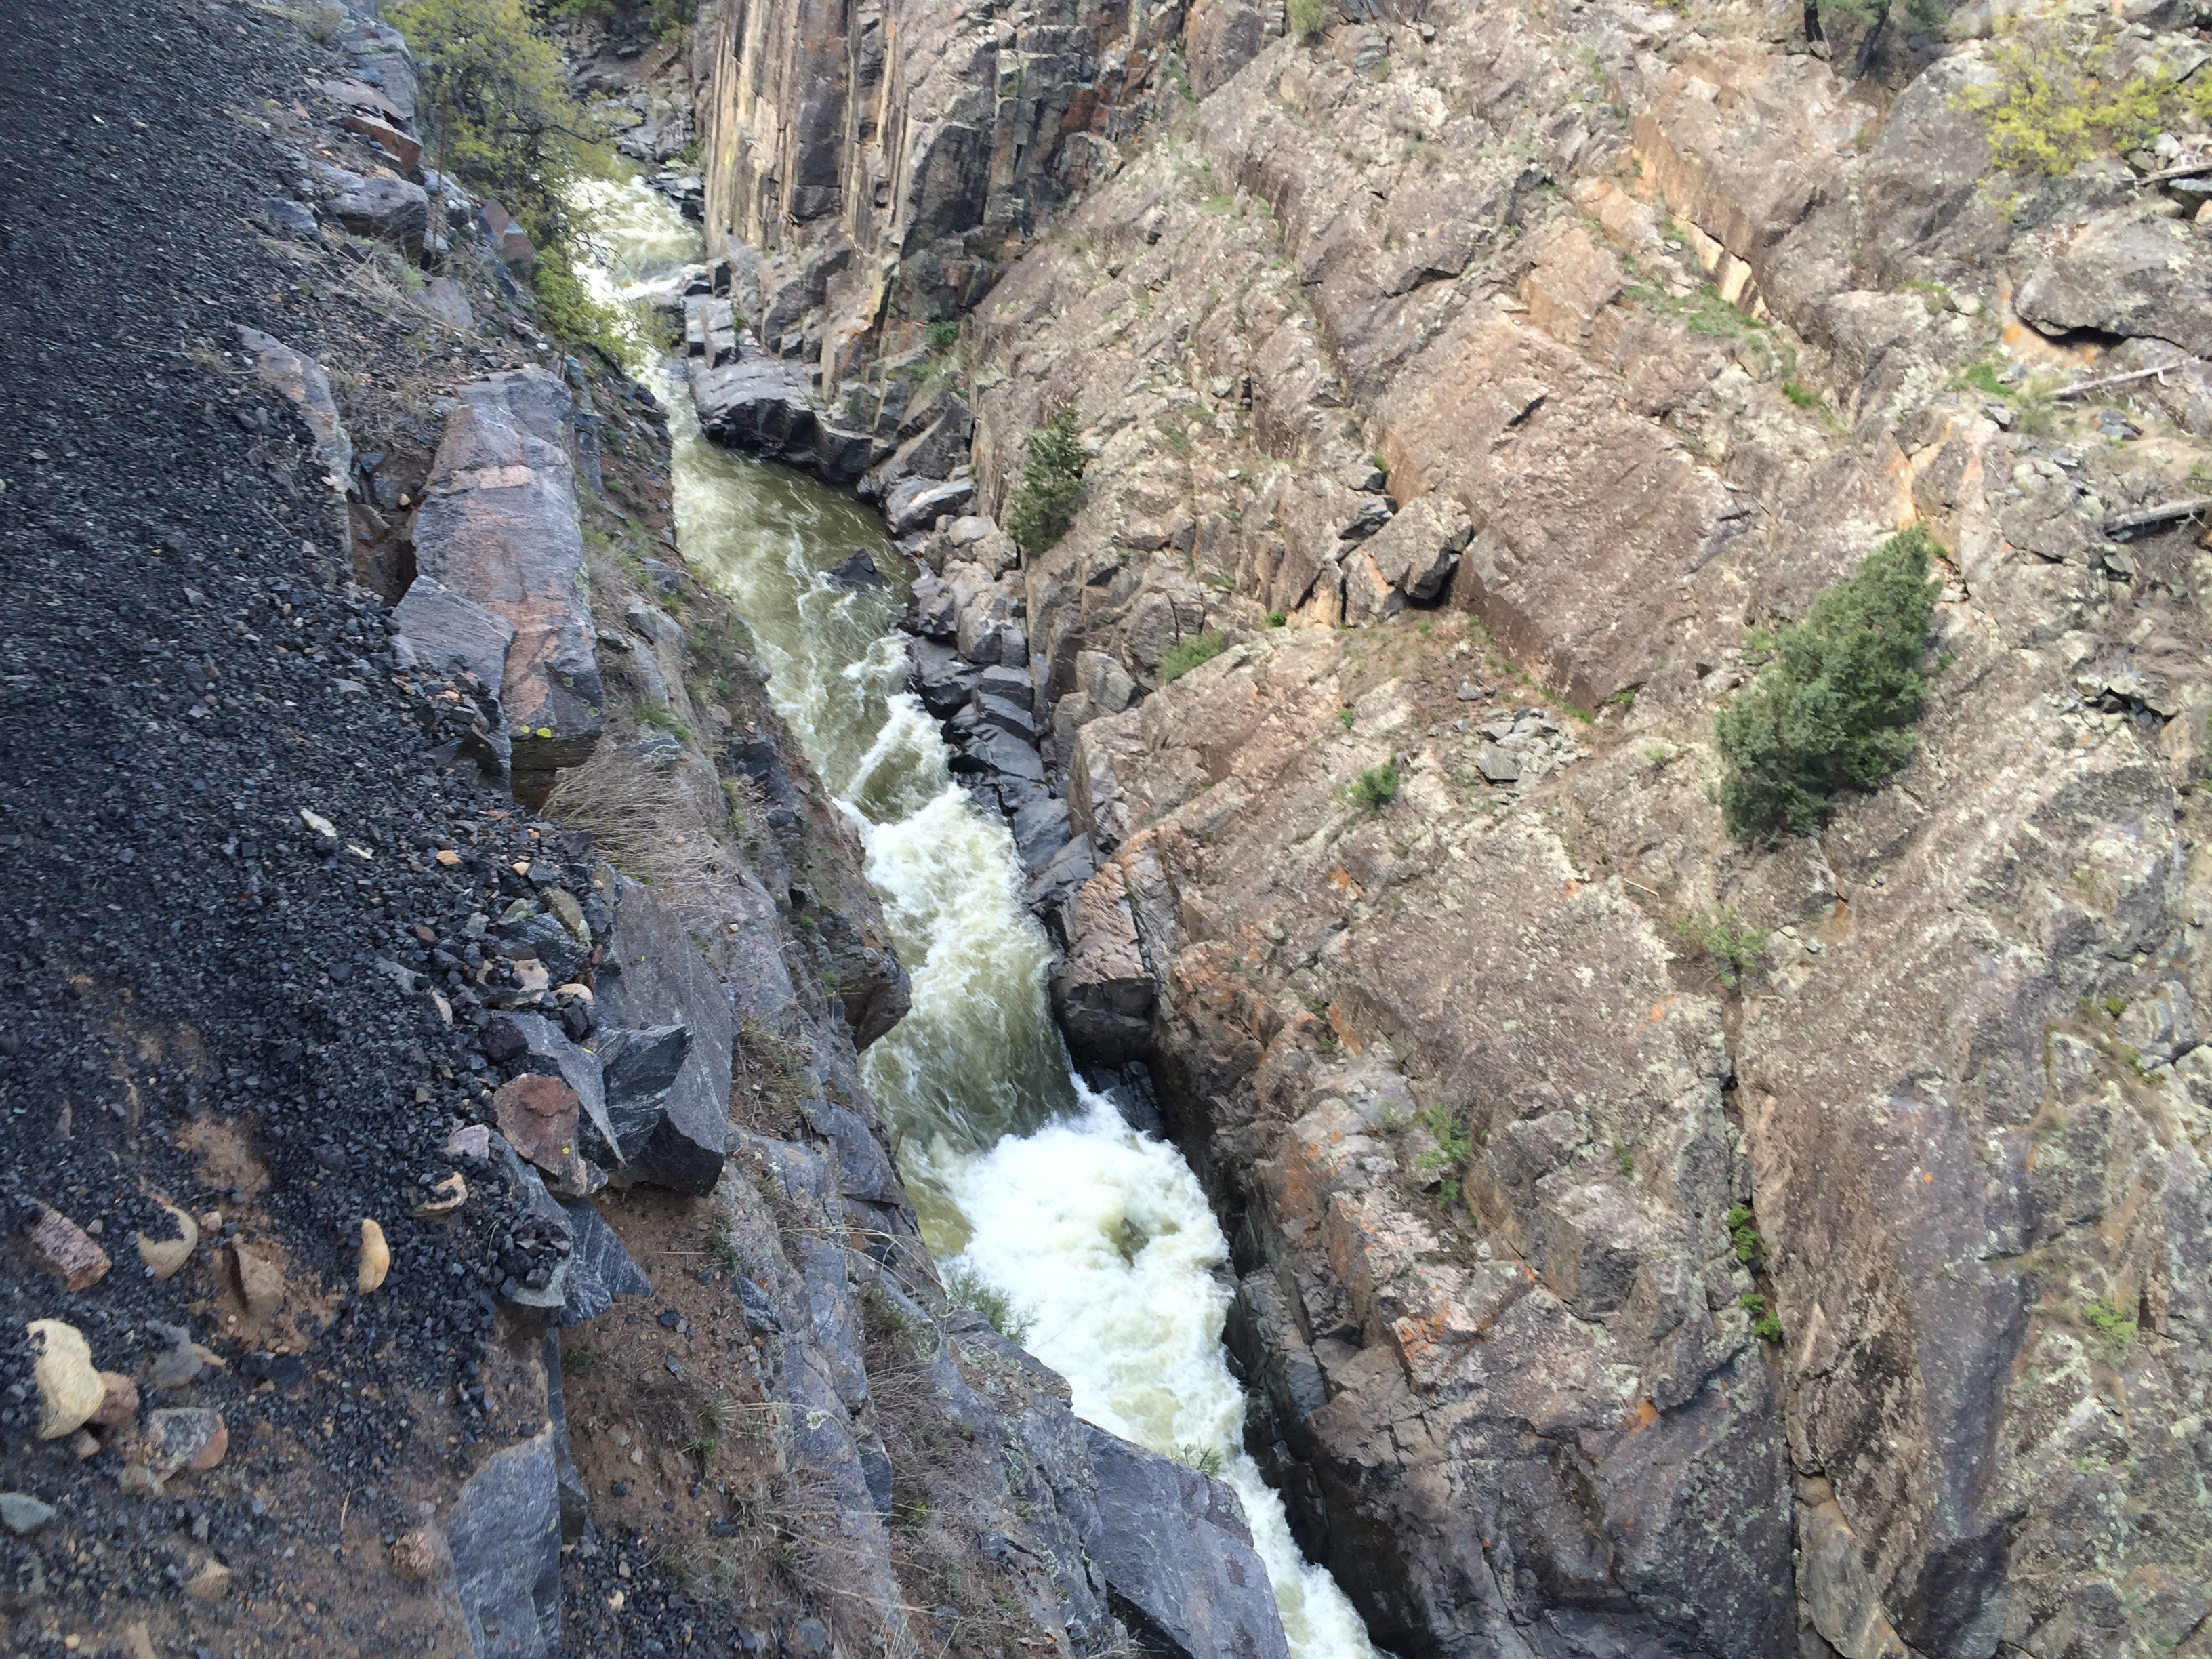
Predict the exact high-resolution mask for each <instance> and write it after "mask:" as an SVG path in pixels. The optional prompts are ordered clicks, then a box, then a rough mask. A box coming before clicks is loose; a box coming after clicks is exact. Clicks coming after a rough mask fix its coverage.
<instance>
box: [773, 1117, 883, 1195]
mask: <svg viewBox="0 0 2212 1659" xmlns="http://www.w3.org/2000/svg"><path fill="white" fill-rule="evenodd" d="M799 1110H800V1111H801V1112H803V1113H804V1114H805V1117H806V1122H807V1127H810V1128H811V1129H812V1130H813V1131H814V1133H816V1134H817V1135H820V1136H821V1137H822V1138H823V1139H825V1140H828V1141H829V1142H831V1143H832V1144H833V1145H834V1146H836V1148H837V1190H838V1191H839V1192H840V1193H842V1194H844V1195H845V1196H846V1197H847V1198H860V1199H866V1200H868V1201H869V1202H870V1203H872V1204H888V1203H896V1202H898V1201H899V1200H900V1196H901V1191H902V1189H901V1188H900V1186H899V1182H898V1177H897V1176H895V1175H894V1174H892V1172H891V1166H890V1159H889V1158H885V1157H884V1149H883V1147H882V1146H880V1145H878V1142H877V1140H876V1138H875V1136H874V1135H873V1134H872V1133H869V1131H868V1126H867V1125H866V1123H865V1122H863V1121H861V1118H860V1114H859V1113H858V1112H855V1111H854V1110H853V1109H851V1108H850V1107H848V1106H840V1105H838V1104H837V1103H835V1102H834V1101H828V1100H809V1101H804V1102H802V1103H800V1105H799Z"/></svg>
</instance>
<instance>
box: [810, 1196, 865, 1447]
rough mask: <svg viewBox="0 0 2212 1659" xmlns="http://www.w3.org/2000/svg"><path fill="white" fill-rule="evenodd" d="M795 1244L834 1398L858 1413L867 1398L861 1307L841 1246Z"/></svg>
mask: <svg viewBox="0 0 2212 1659" xmlns="http://www.w3.org/2000/svg"><path fill="white" fill-rule="evenodd" d="M798 1249H799V1268H800V1271H801V1272H802V1273H804V1274H805V1279H806V1305H807V1310H808V1312H810V1313H811V1315H812V1316H813V1321H814V1337H815V1340H816V1341H817V1343H818V1344H819V1345H820V1352H821V1355H822V1358H823V1361H824V1362H825V1363H826V1364H827V1365H828V1367H829V1380H830V1382H831V1383H832V1385H833V1386H834V1387H835V1388H836V1390H837V1398H838V1399H839V1400H840V1401H842V1402H843V1403H844V1407H845V1409H846V1410H847V1411H848V1412H857V1411H859V1410H860V1407H863V1406H865V1405H866V1404H867V1402H868V1364H867V1358H866V1355H865V1354H864V1353H863V1352H862V1351H861V1344H862V1338H861V1333H860V1307H859V1304H858V1301H857V1299H856V1298H855V1297H854V1295H853V1291H852V1286H851V1285H849V1284H848V1282H847V1280H848V1273H847V1271H846V1267H845V1250H844V1247H843V1246H842V1245H839V1244H835V1243H830V1242H829V1240H828V1239H821V1238H807V1239H801V1240H799V1245H798Z"/></svg>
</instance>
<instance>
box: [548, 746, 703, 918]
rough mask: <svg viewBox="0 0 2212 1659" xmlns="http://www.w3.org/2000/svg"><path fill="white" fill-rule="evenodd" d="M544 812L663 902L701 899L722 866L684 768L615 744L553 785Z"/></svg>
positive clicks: (594, 755) (599, 752) (600, 749)
mask: <svg viewBox="0 0 2212 1659" xmlns="http://www.w3.org/2000/svg"><path fill="white" fill-rule="evenodd" d="M545 811H546V815H547V816H548V817H551V818H552V819H554V820H555V821H556V823H562V824H565V825H567V826H568V828H569V829H581V830H583V831H585V832H586V834H588V835H589V836H591V837H592V842H593V844H594V845H595V846H596V847H597V848H598V850H599V856H600V857H602V858H604V859H605V860H607V861H608V862H609V863H611V864H612V865H613V866H615V868H616V869H617V870H619V871H621V872H623V874H624V875H626V876H629V877H630V878H632V879H633V880H635V881H641V882H643V883H644V884H646V885H647V886H648V887H650V888H652V889H653V890H654V891H655V892H657V893H659V895H660V896H662V897H664V898H686V897H695V896H699V895H701V894H702V893H704V892H705V891H707V890H708V888H709V887H710V885H711V884H712V882H713V878H714V872H716V870H717V869H718V868H719V867H720V860H718V858H717V856H716V854H717V851H718V849H717V848H716V847H715V844H714V837H713V836H710V835H709V834H708V833H707V830H706V829H705V827H704V826H703V825H702V824H701V823H700V822H699V811H698V807H697V805H696V803H694V801H693V800H692V798H691V795H690V792H689V791H688V790H686V789H685V787H684V774H683V771H682V769H680V768H678V767H669V768H666V769H655V768H653V767H649V766H647V765H646V764H645V763H643V762H642V761H641V760H640V759H639V758H638V757H637V756H636V754H635V752H633V751H632V750H629V749H628V748H626V747H624V746H623V744H618V743H616V742H613V741H603V742H602V743H601V744H599V748H598V749H597V750H595V751H594V752H593V753H592V757H591V759H589V760H587V761H586V762H585V763H583V764H582V765H581V766H574V767H570V768H569V769H568V770H566V771H564V772H562V774H561V775H560V776H559V777H558V778H557V779H556V780H555V781H554V784H553V793H551V794H550V796H548V797H547V798H546V802H545Z"/></svg>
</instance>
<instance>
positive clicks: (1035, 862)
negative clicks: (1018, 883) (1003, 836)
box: [1013, 798, 1075, 876]
mask: <svg viewBox="0 0 2212 1659" xmlns="http://www.w3.org/2000/svg"><path fill="white" fill-rule="evenodd" d="M1013 817H1014V852H1015V854H1016V855H1017V856H1018V857H1019V858H1020V860H1021V861H1022V868H1023V870H1024V872H1026V873H1028V874H1030V875H1032V876H1034V875H1036V873H1037V872H1039V871H1040V870H1042V869H1043V868H1044V867H1045V866H1047V865H1048V864H1050V863H1051V862H1052V861H1053V860H1054V859H1056V858H1058V857H1059V856H1060V849H1061V848H1064V847H1066V845H1067V843H1068V842H1069V841H1070V840H1072V839H1073V836H1074V834H1075V830H1074V828H1073V825H1071V824H1070V823H1069V822H1068V817H1067V803H1066V801H1064V800H1055V799H1050V798H1048V799H1044V800H1041V801H1036V802H1034V803H1032V804H1031V805H1027V806H1024V807H1022V808H1020V809H1019V810H1018V811H1016V812H1015V813H1014V815H1013Z"/></svg>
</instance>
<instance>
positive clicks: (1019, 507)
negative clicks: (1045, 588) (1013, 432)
mask: <svg viewBox="0 0 2212 1659" xmlns="http://www.w3.org/2000/svg"><path fill="white" fill-rule="evenodd" d="M1076 431H1077V426H1076V416H1075V410H1074V408H1073V406H1072V405H1071V406H1067V407H1064V408H1062V409H1060V410H1057V411H1056V412H1054V415H1053V416H1052V418H1051V419H1049V420H1048V421H1047V422H1045V423H1044V424H1043V425H1042V426H1041V427H1039V428H1037V429H1036V431H1035V432H1032V433H1030V436H1029V442H1028V443H1027V445H1026V446H1024V451H1023V458H1022V481H1021V483H1018V484H1017V485H1015V486H1014V494H1013V499H1012V501H1009V502H1008V503H1007V505H1006V533H1007V534H1008V535H1010V536H1012V538H1014V544H1015V545H1016V546H1018V547H1019V548H1020V549H1021V550H1022V551H1023V552H1024V553H1042V552H1043V551H1044V550H1046V549H1047V548H1048V547H1051V546H1053V545H1054V544H1056V543H1058V541H1059V540H1060V538H1061V537H1062V536H1065V535H1066V534H1067V531H1068V526H1071V525H1073V523H1074V522H1075V502H1076V498H1077V497H1078V496H1079V495H1081V494H1082V492H1083V469H1084V466H1085V464H1086V463H1087V462H1088V461H1089V460H1090V459H1091V458H1090V457H1089V456H1088V455H1085V453H1083V446H1082V445H1081V444H1080V443H1079V442H1077V441H1076V436H1075V435H1076Z"/></svg>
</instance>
